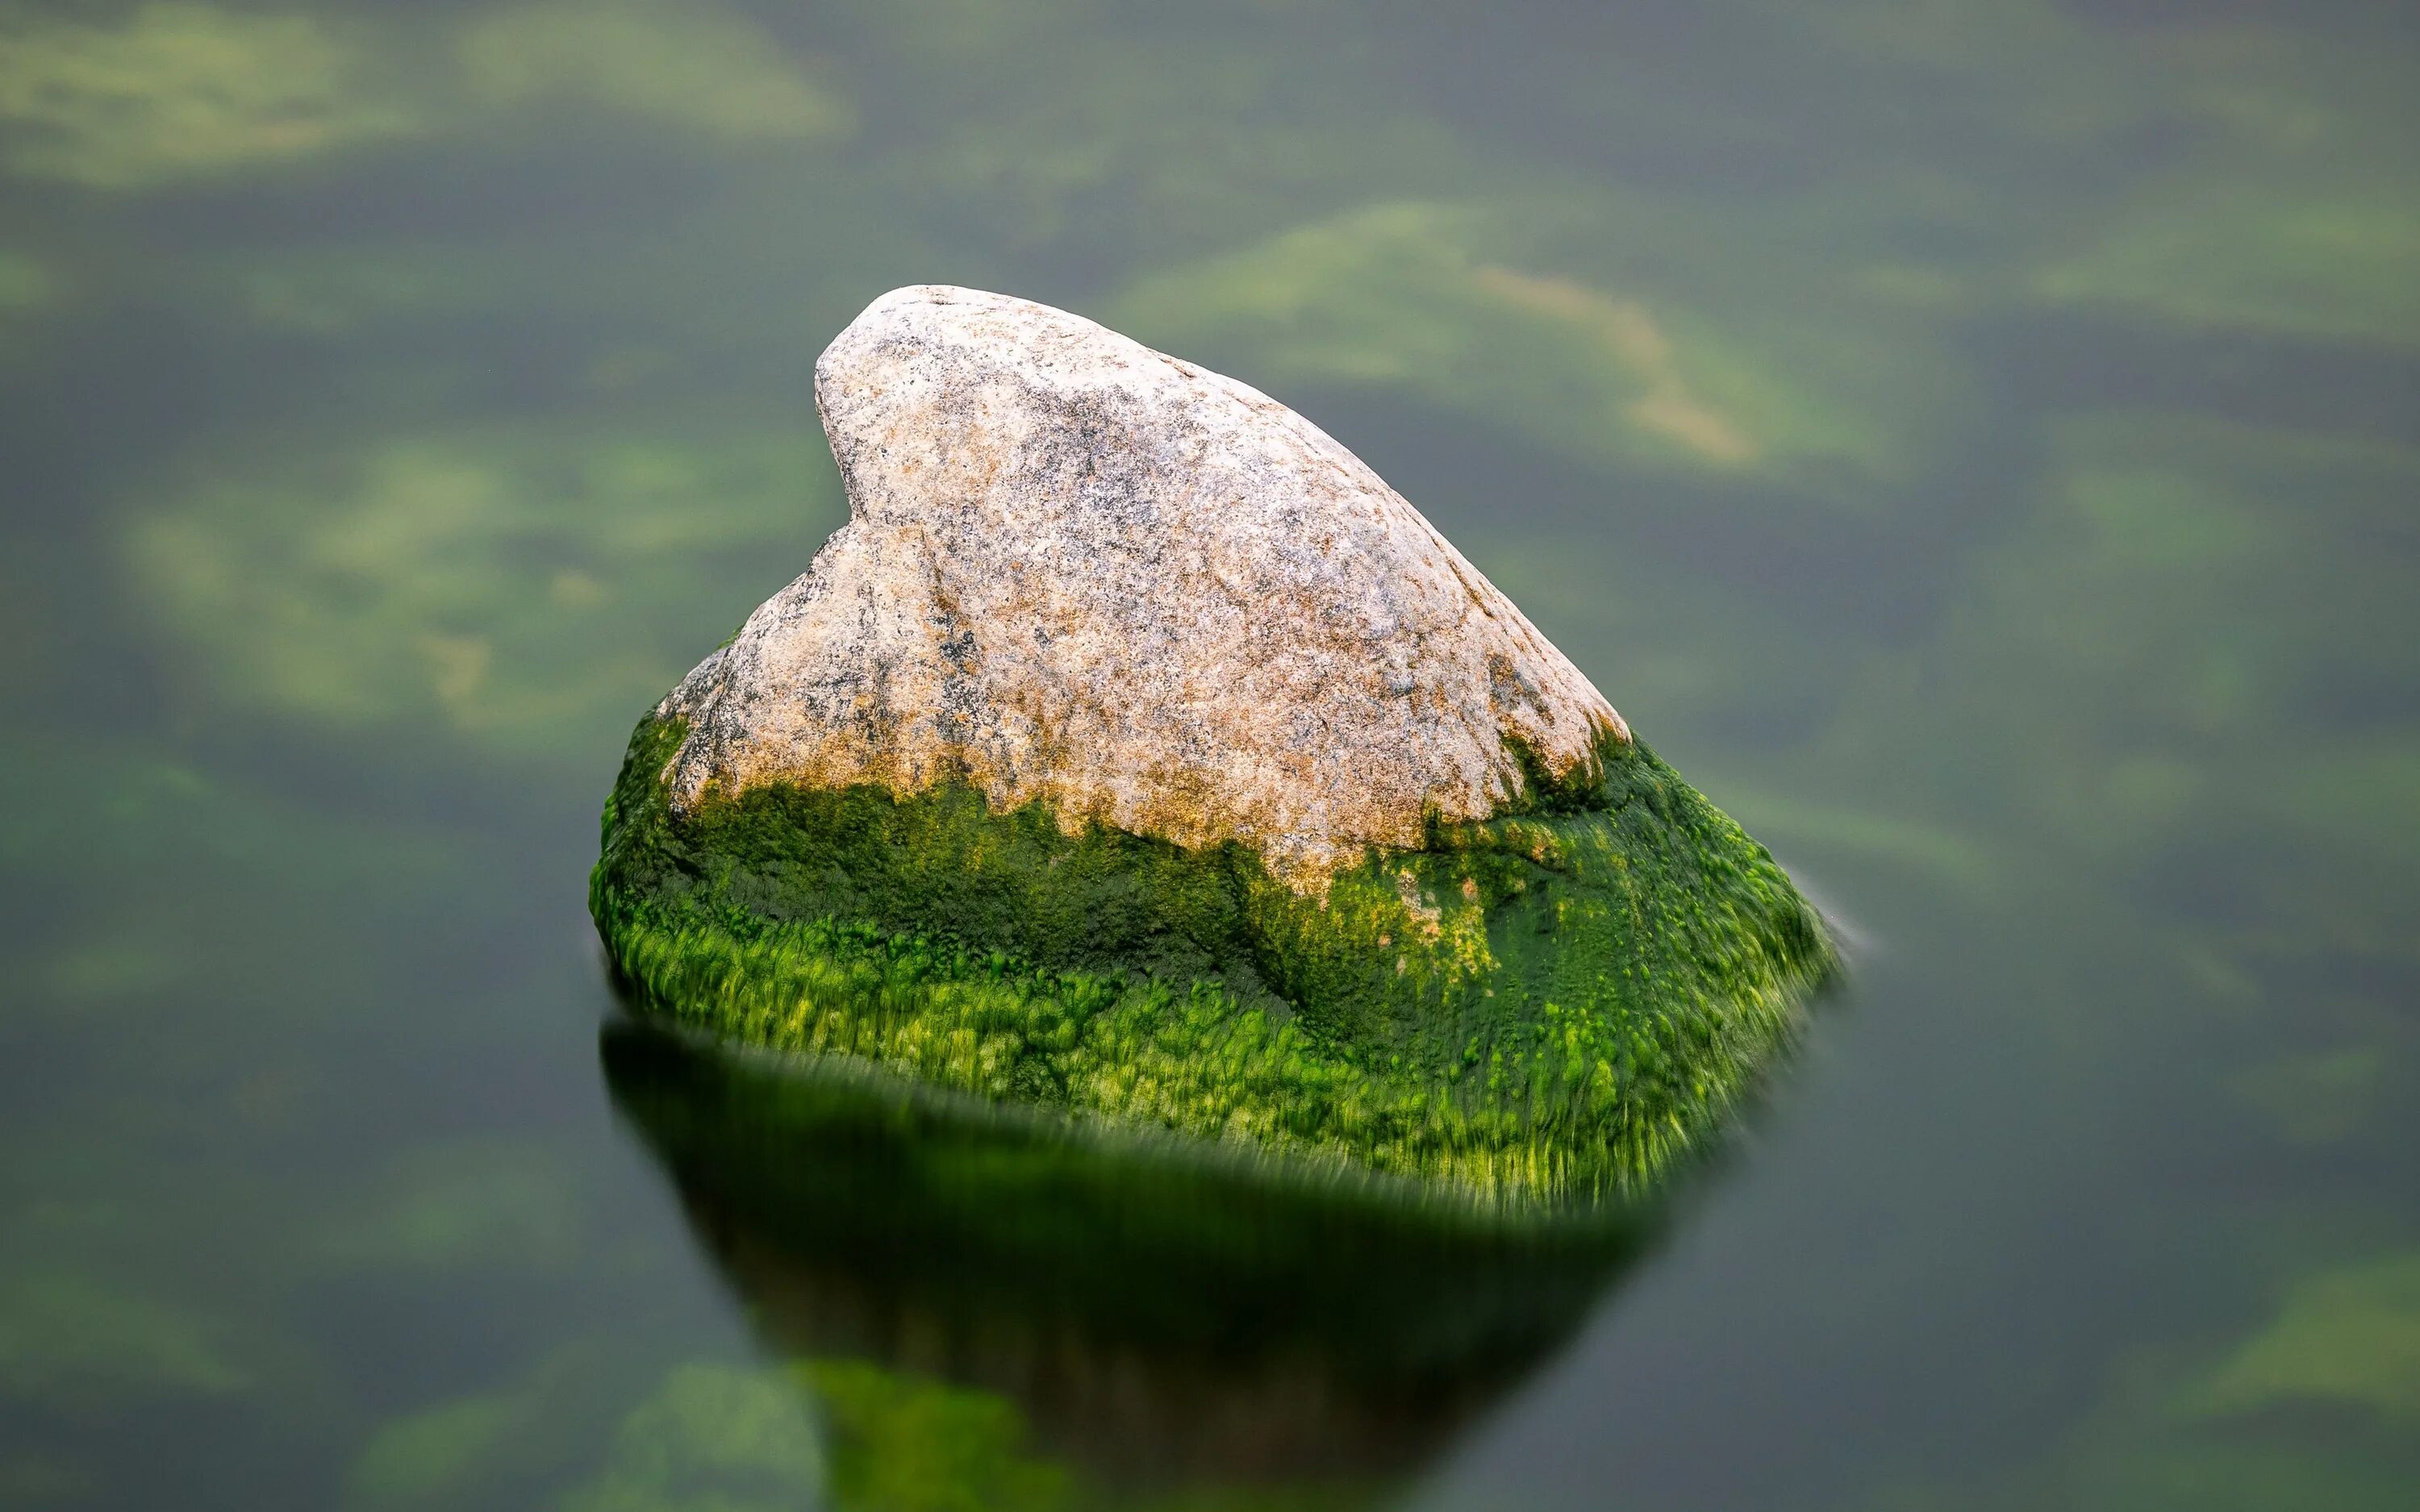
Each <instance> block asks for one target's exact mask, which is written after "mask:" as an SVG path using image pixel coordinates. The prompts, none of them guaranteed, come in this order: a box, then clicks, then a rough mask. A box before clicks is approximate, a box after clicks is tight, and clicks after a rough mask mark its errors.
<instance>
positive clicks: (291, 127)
mask: <svg viewBox="0 0 2420 1512" xmlns="http://www.w3.org/2000/svg"><path fill="white" fill-rule="evenodd" d="M8 30H9V33H10V34H11V35H7V36H6V37H5V38H0V123H5V124H6V126H7V129H8V131H7V134H8V147H6V148H0V156H5V158H6V160H7V162H8V164H9V166H10V167H12V168H14V169H15V170H16V171H17V172H19V173H22V174H29V175H38V176H40V177H53V178H65V179H70V180H71V181H73V182H76V183H81V184H88V185H91V186H93V187H95V188H101V189H124V188H132V187H139V186H142V185H147V184H151V183H157V182H162V181H165V180H169V179H175V178H181V177H192V176H196V175H205V174H213V173H221V172H225V171H227V170H231V169H236V168H241V167H247V166H251V165H255V164H259V163H269V162H287V161H291V160H294V159H299V158H304V157H309V156H312V155H314V154H318V153H321V152H326V151H328V150H330V149H332V148H334V147H342V146H345V145H347V144H349V143H352V142H357V141H361V140H364V139H367V138H373V137H378V136H383V135H388V134H391V133H394V132H396V131H402V130H404V129H405V128H406V127H407V126H408V125H409V124H410V118H409V117H408V116H405V115H404V114H403V113H402V112H401V111H400V110H398V109H397V108H396V107H395V106H393V105H390V104H386V103H382V102H380V101H379V100H377V99H375V98H374V97H371V96H369V95H368V94H366V93H365V91H364V90H363V88H362V87H361V85H360V80H359V77H358V75H359V72H360V69H359V68H358V60H357V58H356V56H355V54H354V53H353V51H352V50H351V49H350V48H349V47H348V46H347V45H346V44H345V43H343V42H341V41H339V40H338V39H336V38H335V37H334V36H332V35H330V33H329V32H328V31H327V30H326V29H324V28H323V27H322V26H321V25H320V24H319V23H317V22H315V21H313V20H311V19H310V18H308V17H304V16H277V17H269V16H245V15H240V14H235V13H231V12H228V11H225V10H220V9H217V8H213V7H209V6H201V5H165V4H162V5H147V6H145V7H144V8H141V9H140V10H137V11H135V12H134V13H133V15H132V17H131V18H129V19H128V20H127V21H126V22H125V23H123V24H122V25H119V26H116V27H102V26H94V25H88V24H84V23H76V22H68V21H42V22H33V23H17V24H14V25H11V26H10V27H9V28H8Z"/></svg>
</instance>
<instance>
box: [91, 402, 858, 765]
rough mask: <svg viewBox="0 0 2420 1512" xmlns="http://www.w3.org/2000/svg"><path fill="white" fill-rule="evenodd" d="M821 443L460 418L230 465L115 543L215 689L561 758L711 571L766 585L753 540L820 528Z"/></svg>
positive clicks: (784, 542)
mask: <svg viewBox="0 0 2420 1512" xmlns="http://www.w3.org/2000/svg"><path fill="white" fill-rule="evenodd" d="M816 450H819V449H811V448H810V447H809V446H808V445H806V444H805V443H803V442H800V441H799V440H795V439H794V438H792V437H790V436H789V435H787V434H786V433H776V432H769V431H768V432H747V431H742V432H737V433H733V432H728V431H721V430H716V429H700V430H692V431H690V432H688V433H683V432H680V431H678V430H665V429H662V428H659V429H657V430H656V431H655V432H654V433H653V434H650V433H647V432H644V431H642V432H639V433H637V434H633V433H632V431H631V430H630V429H628V428H627V427H612V428H607V427H580V428H574V429H569V430H548V429H540V430H535V431H534V432H533V431H529V430H520V431H515V430H509V429H507V430H495V431H473V432H467V433H457V434H453V435H445V436H440V437H437V438H433V439H430V440H418V441H396V442H392V443H388V444H384V445H380V446H377V447H374V448H372V449H370V450H369V451H367V452H366V453H365V454H362V455H339V456H335V457H330V458H323V459H319V460H317V461H313V460H308V459H299V460H296V461H293V462H291V463H288V464H287V465H283V466H272V467H270V468H267V469H263V470H259V471H232V470H230V471H227V472H223V473H221V474H220V475H218V476H217V477H215V478H212V479H210V480H209V481H208V482H206V483H204V484H202V485H201V486H199V487H197V488H196V489H195V490H194V493H193V494H192V495H190V496H189V497H188V498H187V499H185V500H184V501H181V502H179V503H177V504H174V505H171V506H170V507H168V508H166V509H163V510H160V511H158V512H155V513H152V514H149V515H147V516H144V517H139V518H138V519H137V520H136V522H135V524H134V525H133V527H132V531H131V532H130V535H129V539H128V547H129V551H130V555H131V558H132V565H133V567H134V571H135V574H136V577H137V578H138V579H139V580H140V582H141V584H142V586H143V587H144V589H145V591H146V592H147V594H148V595H149V596H150V598H151V600H152V602H153V603H154V604H155V605H156V607H157V609H158V610H159V611H160V613H161V615H162V617H163V619H164V620H165V621H166V623H167V624H168V625H169V626H170V627H171V628H172V629H174V630H175V631H176V632H178V635H179V636H180V637H181V638H183V639H184V640H186V641H187V643H188V644H189V645H191V646H193V647H194V648H196V649H198V650H200V651H201V652H203V653H204V655H205V658H206V659H205V662H204V665H203V667H202V669H201V671H203V673H204V675H205V677H206V678H207V679H208V682H209V685H210V686H211V687H213V689H214V691H215V692H216V693H217V695H218V696H219V697H220V698H221V699H223V700H225V702H231V703H237V704H242V705H249V706H252V707H255V708H259V707H267V708H270V709H273V710H281V711H287V712H291V713H296V714H301V715H304V716H308V717H315V718H318V719H323V720H327V721H329V722H332V723H335V724H339V725H346V726H351V727H355V728H376V727H379V726H395V725H398V724H403V723H407V722H410V723H418V722H423V721H429V720H434V721H437V722H439V723H441V724H442V725H443V726H445V727H450V728H451V729H453V730H455V731H457V732H458V733H461V734H463V735H466V736H468V737H470V738H473V739H474V740H477V741H479V742H481V743H483V744H486V745H489V746H491V747H495V748H504V749H508V750H521V751H540V750H552V749H559V748H562V747H563V745H564V743H565V742H566V738H567V732H572V731H577V730H579V729H582V728H595V727H597V726H598V725H600V724H609V723H610V724H618V723H619V722H620V717H617V716H616V715H615V713H614V712H613V711H616V710H627V709H628V708H629V707H630V705H632V704H633V703H637V702H643V701H644V699H646V698H648V697H650V696H652V695H653V694H654V692H656V691H657V690H659V689H660V688H661V687H663V686H664V685H665V684H666V683H667V682H668V681H670V680H671V679H672V678H673V677H675V676H676V675H677V673H678V670H679V669H678V667H677V666H676V665H675V660H674V653H675V647H677V646H678V645H680V644H682V643H683V640H684V638H685V637H693V636H695V635H698V634H702V633H704V632H705V631H706V622H699V621H696V620H695V617H694V615H695V611H694V609H692V606H693V605H694V604H695V603H697V602H699V601H700V600H701V599H705V598H710V597H712V596H715V595H714V594H713V589H714V588H715V586H716V585H717V584H718V583H721V582H723V581H725V580H726V579H741V580H750V579H752V580H753V581H755V582H756V583H757V585H758V586H759V587H760V588H761V587H763V586H765V585H764V583H763V579H761V577H760V576H758V574H759V572H760V571H761V569H759V568H757V566H756V564H755V563H756V559H757V557H758V555H759V553H760V552H762V551H763V550H764V549H765V548H775V549H778V550H779V551H780V554H781V555H783V556H785V557H789V556H795V555H796V553H797V549H798V548H799V547H801V546H804V545H806V544H809V543H810V542H811V540H812V538H813V536H814V534H815V533H816V519H815V516H816V510H815V507H814V501H815V498H816V490H817V486H818V485H821V484H823V483H824V482H825V478H826V474H827V472H828V471H829V465H828V464H824V463H820V462H819V461H818V459H817V456H816V455H815V452H816ZM824 497H826V498H829V497H830V496H829V495H825V496H824ZM830 522H831V523H837V518H836V511H835V512H834V517H832V518H831V519H830ZM718 628H719V626H718Z"/></svg>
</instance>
